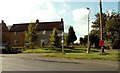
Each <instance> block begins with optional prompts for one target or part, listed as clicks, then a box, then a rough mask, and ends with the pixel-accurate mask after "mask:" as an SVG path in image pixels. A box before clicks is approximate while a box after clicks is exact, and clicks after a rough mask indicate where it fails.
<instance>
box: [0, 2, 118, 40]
mask: <svg viewBox="0 0 120 73" xmlns="http://www.w3.org/2000/svg"><path fill="white" fill-rule="evenodd" d="M118 1H119V0H104V2H103V12H106V11H109V12H111V11H112V10H115V11H116V12H118ZM87 7H89V8H90V10H91V11H90V30H91V25H92V23H91V22H92V21H94V20H95V14H96V13H97V12H99V0H91V1H89V0H0V20H4V21H5V23H6V24H7V25H12V24H15V23H28V22H34V21H35V20H36V19H39V21H40V22H44V21H45V22H48V21H60V20H61V18H63V20H64V29H65V32H68V28H69V26H70V25H71V26H73V28H74V30H75V32H76V35H77V38H78V39H79V37H83V36H84V35H87V33H88V32H87V31H88V29H87V27H88V26H87V24H88V23H87V17H88V13H89V10H87V9H86V8H87Z"/></svg>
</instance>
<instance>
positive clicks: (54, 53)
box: [22, 48, 120, 61]
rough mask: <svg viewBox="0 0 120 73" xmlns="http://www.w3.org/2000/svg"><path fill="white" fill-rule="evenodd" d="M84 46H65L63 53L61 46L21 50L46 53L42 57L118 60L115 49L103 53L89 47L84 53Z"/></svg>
mask: <svg viewBox="0 0 120 73" xmlns="http://www.w3.org/2000/svg"><path fill="white" fill-rule="evenodd" d="M86 50H87V49H86V48H73V49H69V48H65V49H64V52H65V54H62V53H61V48H39V49H29V50H25V51H22V52H23V53H46V54H43V55H42V56H43V57H57V58H68V59H87V60H111V61H118V60H120V58H118V55H120V52H119V53H118V51H116V50H108V51H106V52H105V53H104V54H101V53H100V50H99V49H94V48H91V51H90V53H88V54H87V53H86Z"/></svg>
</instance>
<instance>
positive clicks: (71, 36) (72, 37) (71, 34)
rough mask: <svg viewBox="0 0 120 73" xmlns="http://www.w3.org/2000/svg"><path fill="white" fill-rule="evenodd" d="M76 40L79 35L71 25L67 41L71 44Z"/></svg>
mask: <svg viewBox="0 0 120 73" xmlns="http://www.w3.org/2000/svg"><path fill="white" fill-rule="evenodd" d="M76 40H77V37H76V35H75V31H74V29H73V27H72V26H70V27H69V32H68V36H67V39H66V42H67V44H68V45H69V44H73V43H74V41H76Z"/></svg>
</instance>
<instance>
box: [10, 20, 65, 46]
mask: <svg viewBox="0 0 120 73" xmlns="http://www.w3.org/2000/svg"><path fill="white" fill-rule="evenodd" d="M29 24H30V23H19V24H13V26H12V27H11V28H10V45H11V46H12V47H16V46H17V47H18V46H26V45H28V41H27V40H26V35H25V34H26V32H27V31H28V26H29ZM34 24H37V28H36V30H37V33H38V35H39V36H38V39H37V42H36V45H37V46H40V45H41V43H44V44H45V45H49V38H50V34H51V33H52V31H53V28H57V29H58V35H60V36H61V34H62V32H63V31H64V22H63V19H61V21H54V22H39V20H36V22H35V23H34Z"/></svg>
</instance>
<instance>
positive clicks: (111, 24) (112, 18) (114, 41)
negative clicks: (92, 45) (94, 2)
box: [92, 10, 120, 48]
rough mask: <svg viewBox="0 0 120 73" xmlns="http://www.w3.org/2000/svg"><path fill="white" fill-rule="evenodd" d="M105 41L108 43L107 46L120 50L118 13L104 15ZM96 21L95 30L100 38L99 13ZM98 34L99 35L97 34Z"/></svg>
mask: <svg viewBox="0 0 120 73" xmlns="http://www.w3.org/2000/svg"><path fill="white" fill-rule="evenodd" d="M102 15H103V17H102V21H103V23H102V24H103V40H105V41H106V43H105V46H108V47H110V46H112V47H113V48H120V46H119V45H118V43H119V42H120V28H119V27H120V14H119V13H116V12H115V11H114V10H113V11H112V13H108V12H107V14H106V13H103V14H102ZM95 16H96V20H95V21H94V22H93V26H92V27H93V28H94V29H93V30H92V32H94V33H95V34H96V35H97V36H98V37H99V34H100V27H99V25H100V21H99V20H100V15H99V13H97V14H96V15H95ZM96 32H98V33H96Z"/></svg>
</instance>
